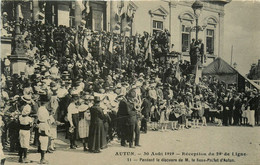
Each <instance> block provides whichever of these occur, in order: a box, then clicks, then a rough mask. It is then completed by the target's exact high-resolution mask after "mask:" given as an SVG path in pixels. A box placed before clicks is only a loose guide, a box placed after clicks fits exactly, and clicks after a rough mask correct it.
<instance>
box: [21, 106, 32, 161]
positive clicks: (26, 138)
mask: <svg viewBox="0 0 260 165" xmlns="http://www.w3.org/2000/svg"><path fill="white" fill-rule="evenodd" d="M31 109H32V108H31V106H30V105H26V106H24V107H23V110H22V114H21V115H20V116H19V125H20V131H19V140H20V150H19V162H20V163H29V160H28V159H27V152H28V148H29V147H30V129H31V127H32V124H33V119H32V118H31V117H29V114H30V112H31ZM23 156H24V157H23Z"/></svg>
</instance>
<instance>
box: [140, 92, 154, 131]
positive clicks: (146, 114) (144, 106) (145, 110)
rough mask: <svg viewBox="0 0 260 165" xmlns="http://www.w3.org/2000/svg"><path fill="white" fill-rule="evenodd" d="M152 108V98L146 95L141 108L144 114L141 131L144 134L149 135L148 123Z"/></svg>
mask: <svg viewBox="0 0 260 165" xmlns="http://www.w3.org/2000/svg"><path fill="white" fill-rule="evenodd" d="M151 107H152V103H151V101H150V97H149V96H148V95H146V97H145V99H144V101H143V103H142V106H141V109H142V111H141V113H142V116H143V117H142V120H141V129H140V130H141V131H143V132H144V133H147V122H148V121H149V115H150V112H151Z"/></svg>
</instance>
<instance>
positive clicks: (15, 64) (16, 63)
mask: <svg viewBox="0 0 260 165" xmlns="http://www.w3.org/2000/svg"><path fill="white" fill-rule="evenodd" d="M8 57H9V60H10V62H11V75H12V74H15V73H17V74H20V73H21V72H24V70H25V66H26V62H27V60H28V57H27V56H21V55H11V56H8Z"/></svg>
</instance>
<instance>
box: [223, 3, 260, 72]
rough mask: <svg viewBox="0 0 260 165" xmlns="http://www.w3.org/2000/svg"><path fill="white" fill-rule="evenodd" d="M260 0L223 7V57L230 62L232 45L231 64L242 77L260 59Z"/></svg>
mask: <svg viewBox="0 0 260 165" xmlns="http://www.w3.org/2000/svg"><path fill="white" fill-rule="evenodd" d="M259 17H260V0H258V1H248V0H247V1H241V0H240V1H238V0H233V1H231V2H230V3H229V4H227V5H226V6H225V17H224V26H225V27H224V28H225V31H224V55H222V56H221V57H222V58H223V59H224V60H225V61H226V62H228V63H230V61H231V47H232V45H233V63H234V62H236V63H237V70H238V71H239V72H240V73H242V74H243V75H245V74H247V73H248V72H249V69H250V66H251V64H252V63H257V62H258V59H260V18H259Z"/></svg>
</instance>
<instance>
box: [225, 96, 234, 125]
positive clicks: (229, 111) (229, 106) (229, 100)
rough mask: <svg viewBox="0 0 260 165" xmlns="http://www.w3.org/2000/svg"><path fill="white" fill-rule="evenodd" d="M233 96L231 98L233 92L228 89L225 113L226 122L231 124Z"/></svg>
mask: <svg viewBox="0 0 260 165" xmlns="http://www.w3.org/2000/svg"><path fill="white" fill-rule="evenodd" d="M234 103H235V101H234V98H233V94H232V92H231V91H230V92H229V94H228V102H227V107H228V113H227V119H228V121H227V124H228V125H231V124H232V118H233V110H234Z"/></svg>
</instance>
